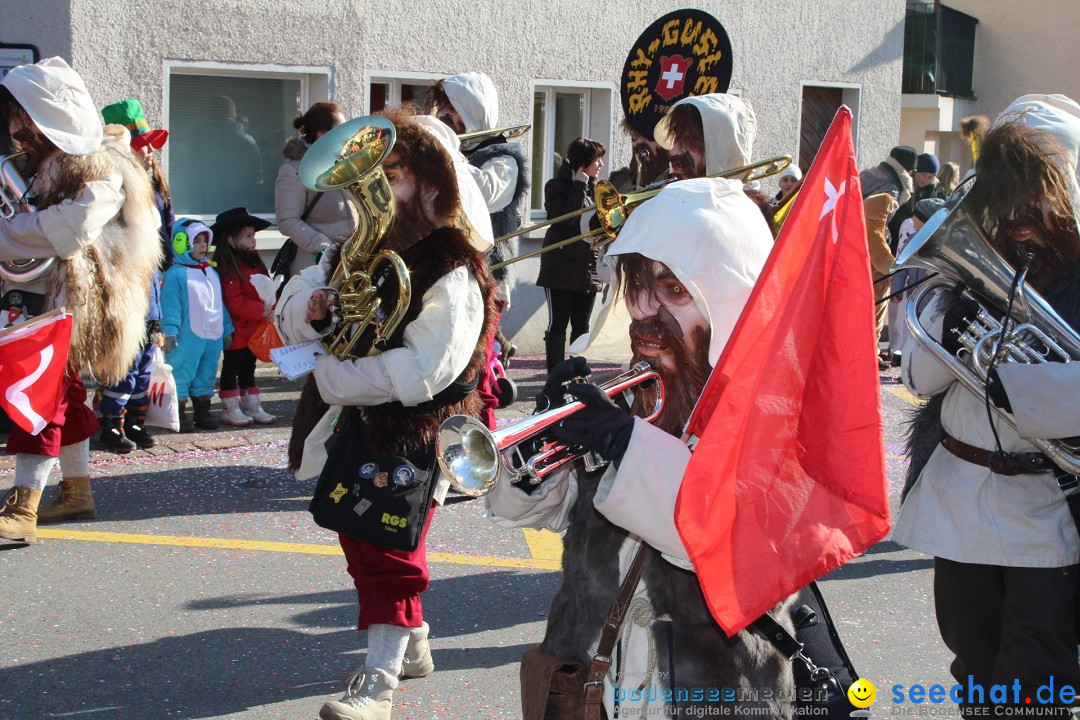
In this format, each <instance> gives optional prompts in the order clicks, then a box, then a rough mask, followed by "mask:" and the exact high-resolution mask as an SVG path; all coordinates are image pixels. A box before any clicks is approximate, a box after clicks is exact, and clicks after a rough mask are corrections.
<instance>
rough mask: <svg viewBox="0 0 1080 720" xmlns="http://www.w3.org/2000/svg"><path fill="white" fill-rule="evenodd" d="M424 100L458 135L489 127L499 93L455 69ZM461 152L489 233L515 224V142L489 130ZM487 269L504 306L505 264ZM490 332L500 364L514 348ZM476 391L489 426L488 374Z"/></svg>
mask: <svg viewBox="0 0 1080 720" xmlns="http://www.w3.org/2000/svg"><path fill="white" fill-rule="evenodd" d="M428 105H429V109H430V111H431V113H432V114H433V115H435V117H437V118H439V119H440V120H442V121H443V122H444V123H445V124H446V125H448V126H449V127H450V128H451V129H452V130H453V131H454V132H455V133H457V134H459V135H461V134H464V133H473V132H482V131H485V130H491V129H493V128H496V127H498V124H499V96H498V93H497V91H496V90H495V83H493V82H492V81H491V78H489V77H488V76H487V75H485V74H484V73H481V72H467V73H459V74H457V75H452V76H450V77H448V78H444V79H442V80H439V81H438V82H436V83H435V84H434V85H432V87H431V91H430V97H429V100H428ZM461 152H462V153H463V154H464V155H465V157H466V158H467V159H468V161H469V168H470V171H471V172H472V176H473V179H474V180H476V184H477V186H478V187H479V188H480V194H481V195H482V196H483V198H484V202H486V203H487V206H488V211H489V212H490V213H491V232H492V234H493V235H494V236H495V237H502V236H503V235H509V234H510V233H512V232H514V231H515V230H517V229H518V228H519V227H521V217H522V213H523V212H524V210H525V198H526V195H527V193H528V191H529V165H528V161H527V160H526V159H525V153H524V152H522V150H521V144H520V143H517V142H512V141H510V140H508V139H507V137H506V135H505V134H501V133H500V134H491V135H488V136H481V137H478V138H475V139H473V140H466V141H464V142H463V143H462V144H461ZM503 251H504V246H502V245H501V244H499V245H495V246H493V247H492V248H491V252H489V253H488V261H489V262H490V263H491V264H492V265H495V264H497V263H500V262H502V261H503V260H505V259H506V257H505V255H504V252H503ZM491 274H492V275H493V276H494V278H495V280H496V282H498V300H499V304H500V306H501V307H500V310H506V309H507V308H509V307H510V286H509V280H508V276H507V275H508V272H507V268H505V267H502V268H498V269H497V270H492V273H491ZM496 337H497V339H498V341H499V344H500V345H501V346H502V354H503V361H504V364H505V361H506V360H507V359H508V358H509V357H510V356H511V355H513V354H514V352H516V350H517V349H516V348H514V347H513V345H511V343H510V341H509V340H508V339H507V338H506V337H505V336H503V334H502V332H501V331H500V330H498V329H496ZM480 392H481V396H482V397H483V398H484V403H485V406H486V407H487V410H486V415H487V417H485V421H486V422H487V423H488V426H489V427H492V428H494V421H495V407H497V406H498V402H499V401H498V398H496V397H495V395H494V390H493V389H492V388H491V381H490V379H488V381H486V382H482V383H481V387H480Z"/></svg>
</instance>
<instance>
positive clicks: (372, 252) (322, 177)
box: [298, 116, 412, 360]
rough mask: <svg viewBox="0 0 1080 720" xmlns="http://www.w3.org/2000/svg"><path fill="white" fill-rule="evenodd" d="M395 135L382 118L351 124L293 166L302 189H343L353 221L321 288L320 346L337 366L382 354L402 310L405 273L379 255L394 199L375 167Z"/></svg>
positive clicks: (387, 255) (393, 258)
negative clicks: (328, 322) (325, 304)
mask: <svg viewBox="0 0 1080 720" xmlns="http://www.w3.org/2000/svg"><path fill="white" fill-rule="evenodd" d="M396 136H397V132H396V130H395V129H394V125H393V123H391V122H390V121H389V120H387V119H386V118H381V117H375V116H364V117H358V118H355V119H353V120H350V121H349V122H347V123H344V124H343V125H339V126H338V127H336V128H334V129H333V130H331V131H330V132H328V133H326V134H325V135H323V136H322V137H321V138H319V139H318V140H317V141H315V143H314V144H313V145H312V146H311V147H310V148H308V151H307V153H305V154H304V158H303V160H301V161H300V168H299V170H298V174H299V177H300V182H301V183H302V184H303V185H304V187H307V188H309V189H311V190H316V191H318V192H326V191H327V190H337V189H341V190H344V191H345V194H346V195H347V196H348V198H349V199H350V201H352V203H353V204H354V205H355V206H356V209H357V211H358V213H359V216H360V220H359V223H358V224H357V227H356V230H355V231H354V232H353V234H352V235H350V236H349V237H348V238H347V239H346V240H345V242H343V243H342V245H341V258H340V260H339V261H338V265H337V267H336V268H335V269H334V274H333V275H332V276H331V277H330V281H329V283H328V284H329V286H330V288H331V292H330V293H329V295H330V312H331V315H332V317H333V325H332V329H331V332H330V335H328V336H327V339H326V340H325V341H324V343H323V344H324V345H325V346H326V349H327V351H328V352H329V353H330V354H331V355H333V356H334V357H336V358H338V359H339V360H352V359H356V358H360V357H364V356H365V355H372V354H374V353H377V352H379V351H381V350H383V349H384V348H385V346H386V341H387V340H388V339H389V338H390V336H391V335H392V334H393V333H394V330H396V329H397V326H398V325H399V324H401V320H402V319H403V318H404V317H405V313H406V312H407V311H408V309H409V301H410V299H411V297H412V285H411V283H410V280H409V269H408V267H406V266H405V262H404V261H403V260H402V259H401V256H400V255H398V254H397V253H395V252H393V251H390V250H384V249H380V248H381V246H382V244H383V242H384V241H385V239H386V236H387V235H388V234H389V233H390V229H391V228H392V227H393V226H394V213H395V210H394V193H393V191H392V189H391V187H390V183H389V181H388V180H387V178H386V173H385V172H384V171H383V167H382V164H383V162H384V161H385V160H386V157H387V155H389V154H390V151H391V149H392V148H393V147H394V141H395V139H396ZM361 339H363V340H364V342H363V343H361V342H360V341H361Z"/></svg>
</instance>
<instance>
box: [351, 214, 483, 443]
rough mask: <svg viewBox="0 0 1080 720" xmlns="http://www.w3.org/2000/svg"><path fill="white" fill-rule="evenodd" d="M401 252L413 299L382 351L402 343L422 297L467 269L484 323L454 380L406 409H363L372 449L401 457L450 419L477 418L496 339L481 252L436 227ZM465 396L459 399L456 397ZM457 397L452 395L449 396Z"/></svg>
mask: <svg viewBox="0 0 1080 720" xmlns="http://www.w3.org/2000/svg"><path fill="white" fill-rule="evenodd" d="M400 254H401V259H402V260H404V261H405V265H406V266H407V267H408V268H409V276H410V278H411V281H412V299H411V302H410V303H409V309H408V311H407V312H406V313H405V317H404V319H403V320H402V321H401V324H400V325H398V327H397V330H396V331H395V332H394V334H393V335H392V336H391V337H390V338H389V340H388V341H387V344H386V349H388V350H389V349H391V348H396V347H401V346H402V345H403V344H404V337H405V328H406V327H407V326H408V324H409V323H410V322H412V321H413V320H415V319H416V317H417V316H418V315H419V314H420V311H421V310H422V309H423V307H424V296H425V295H426V294H427V291H428V290H430V289H431V286H432V285H434V284H435V283H436V282H437V281H438V280H439V279H440V278H441V277H443V276H444V275H446V274H447V273H449V272H451V271H452V270H455V269H457V268H458V267H461V266H462V265H468V266H469V269H470V270H471V272H472V275H473V277H474V278H476V280H477V282H478V283H479V284H480V292H481V294H482V295H483V298H484V325H483V329H482V330H481V331H480V336H479V337H478V338H477V339H476V346H475V348H474V349H473V354H472V358H471V359H470V360H469V364H468V365H466V366H465V370H464V371H462V373H461V375H459V376H458V378H457V380H456V381H455V382H454V384H453V385H451V386H450V387H449V388H447V389H446V390H444V391H442V392H441V393H439V394H438V395H436V396H435V397H434V398H432V399H431V400H429V401H428V402H426V403H422V404H420V405H416V406H413V407H406V406H404V405H402V404H401V403H399V402H391V403H385V404H383V405H376V406H374V407H367V408H363V416H364V420H365V424H366V425H367V432H368V437H370V438H371V442H372V446H373V447H375V448H387V449H388V450H389V452H392V453H394V454H395V455H405V454H408V453H410V452H413V451H415V450H418V449H420V448H421V447H424V446H425V445H433V444H434V442H435V438H436V436H437V435H438V433H439V425H441V424H442V422H443V421H444V420H446V419H447V418H449V417H450V416H451V415H472V416H473V417H477V416H478V415H479V413H480V411H481V410H482V409H483V406H484V403H483V401H482V400H481V399H480V396H479V395H478V394H477V392H476V384H477V382H478V381H479V379H480V377H481V374H482V373H485V372H487V350H488V348H489V347H490V346H491V342H492V339H493V338H494V337H495V320H496V317H497V312H498V311H497V310H496V308H495V281H494V280H493V279H492V277H491V272H490V271H489V270H488V269H487V263H486V262H485V260H484V254H483V253H479V252H477V251H475V250H473V249H472V247H471V246H470V245H469V240H468V238H467V237H466V235H465V233H464V232H462V231H461V230H459V229H458V228H440V229H438V230H435V231H434V232H432V233H431V234H430V235H428V236H427V237H426V238H424V239H423V240H421V241H420V242H418V243H416V244H415V245H413V246H412V247H411V248H409V249H408V250H406V251H405V252H403V253H400ZM462 393H464V397H461V395H462ZM453 395H456V396H457V397H452V396H453Z"/></svg>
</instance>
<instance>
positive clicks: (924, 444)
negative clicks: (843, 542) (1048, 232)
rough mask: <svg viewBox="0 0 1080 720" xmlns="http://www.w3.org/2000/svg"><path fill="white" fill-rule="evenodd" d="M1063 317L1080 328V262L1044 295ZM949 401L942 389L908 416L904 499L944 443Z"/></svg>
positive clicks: (902, 496) (902, 498)
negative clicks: (944, 417) (943, 415)
mask: <svg viewBox="0 0 1080 720" xmlns="http://www.w3.org/2000/svg"><path fill="white" fill-rule="evenodd" d="M1043 299H1044V300H1046V301H1047V302H1048V303H1050V306H1051V307H1053V308H1054V310H1055V311H1056V312H1057V314H1058V315H1060V316H1061V318H1062V319H1063V320H1064V321H1065V322H1067V323H1069V325H1071V326H1072V328H1073V329H1074V330H1076V329H1077V328H1080V264H1076V265H1073V266H1072V267H1071V268H1069V270H1068V271H1066V272H1065V274H1064V275H1062V277H1061V278H1059V279H1058V281H1057V282H1056V283H1054V285H1053V287H1051V288H1050V290H1049V291H1048V292H1047V293H1046V294H1045V295H1043ZM944 402H945V393H944V392H940V393H938V394H937V395H935V396H934V397H932V398H930V401H929V402H928V403H926V404H925V405H922V406H921V407H917V408H915V409H914V410H911V411H910V413H909V416H908V431H907V435H906V438H905V439H906V445H907V447H906V450H907V455H908V458H909V460H910V462H909V464H908V469H907V474H906V475H905V476H904V489H903V491H902V492H901V495H900V500H901V502H903V501H904V499H906V498H907V494H908V492H910V491H911V488H912V487H914V485H915V481H916V480H918V479H919V475H920V474H921V473H922V470H923V467H925V466H926V463H927V462H928V461H929V460H930V456H931V455H933V454H934V450H935V449H937V446H938V445H939V444H941V440H942V438H943V437H944V436H945V435H944V433H945V431H944V430H943V429H942V426H941V406H942V405H943V404H944Z"/></svg>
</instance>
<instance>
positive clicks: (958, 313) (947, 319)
mask: <svg viewBox="0 0 1080 720" xmlns="http://www.w3.org/2000/svg"><path fill="white" fill-rule="evenodd" d="M978 314H979V305H978V304H977V303H975V302H972V301H970V300H966V299H964V298H962V297H956V298H954V299H953V301H952V303H951V304H950V305H949V307H948V309H947V310H946V311H945V316H944V317H943V318H942V322H941V347H943V348H945V351H946V352H947V353H949V354H950V355H955V354H956V353H957V352H959V351H960V349H961V348H962V347H963V345H961V344H960V335H961V334H963V332H964V331H965V330H967V328H968V326H969V325H970V324H971V321H972V320H974V319H975V316H976V315H978Z"/></svg>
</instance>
